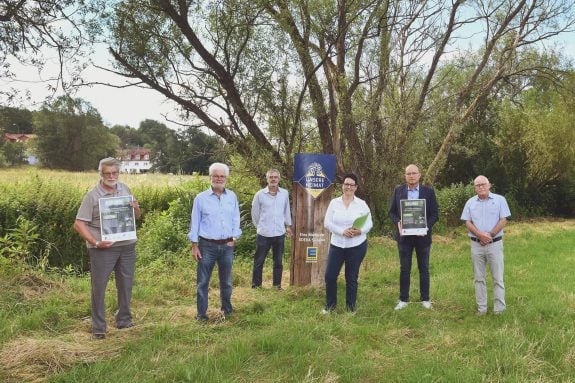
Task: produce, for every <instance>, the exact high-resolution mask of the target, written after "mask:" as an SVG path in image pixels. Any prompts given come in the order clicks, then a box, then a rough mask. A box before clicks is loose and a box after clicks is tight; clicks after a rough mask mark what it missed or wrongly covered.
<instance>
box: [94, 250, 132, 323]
mask: <svg viewBox="0 0 575 383" xmlns="http://www.w3.org/2000/svg"><path fill="white" fill-rule="evenodd" d="M88 255H89V256H90V279H91V282H92V287H91V290H92V291H91V302H92V333H94V334H104V333H105V332H106V305H105V301H104V296H105V293H106V286H107V285H108V280H109V279H110V275H111V274H112V271H113V272H114V276H115V279H116V290H117V294H118V311H117V312H116V326H117V327H122V326H127V325H129V324H130V323H132V312H131V311H130V302H131V300H132V286H133V284H134V271H135V265H136V245H135V244H131V245H126V246H116V247H110V248H109V249H95V248H90V249H88Z"/></svg>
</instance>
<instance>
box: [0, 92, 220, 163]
mask: <svg viewBox="0 0 575 383" xmlns="http://www.w3.org/2000/svg"><path fill="white" fill-rule="evenodd" d="M0 133H1V134H2V136H4V133H26V134H34V135H36V136H37V137H36V138H35V139H34V140H32V141H31V147H29V148H25V144H24V143H21V142H15V143H11V142H6V141H4V140H2V142H0V167H1V166H11V165H12V166H14V165H22V164H24V163H25V162H26V154H27V153H26V151H28V154H33V155H34V156H36V157H37V159H38V160H39V165H40V166H42V167H46V168H49V169H64V170H70V171H84V170H93V169H95V168H96V166H97V164H98V161H99V160H100V159H101V158H104V157H108V156H113V157H115V156H117V155H118V150H119V149H130V148H140V147H141V148H149V149H151V150H152V157H151V163H152V167H151V171H155V172H162V173H180V174H192V173H194V172H197V173H201V174H205V173H206V172H207V169H208V167H209V165H210V164H211V163H212V162H214V161H221V160H222V159H223V158H224V157H223V156H224V153H223V151H222V148H223V144H222V142H221V140H220V139H219V138H217V137H215V136H210V135H208V134H206V133H204V132H202V131H201V130H200V129H199V128H195V127H188V128H186V129H182V130H173V129H170V128H168V127H167V126H166V125H165V124H163V123H161V122H158V121H155V120H149V119H148V120H144V121H142V122H141V123H140V125H139V127H138V128H133V127H130V126H120V125H115V126H112V127H110V128H108V127H107V126H105V125H104V124H103V122H102V118H101V116H100V114H99V113H98V111H97V110H96V109H95V108H93V107H92V106H91V105H90V104H89V103H88V102H86V101H84V100H82V99H73V98H70V97H66V96H63V97H60V98H58V99H56V100H55V101H53V102H51V103H48V104H46V105H44V106H43V107H42V108H41V109H40V110H38V111H29V110H27V109H19V108H12V107H1V108H0Z"/></svg>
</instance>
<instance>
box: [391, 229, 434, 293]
mask: <svg viewBox="0 0 575 383" xmlns="http://www.w3.org/2000/svg"><path fill="white" fill-rule="evenodd" d="M417 242H418V241H417V238H410V240H407V241H401V242H398V245H397V247H398V249H399V264H400V273H399V300H400V301H403V302H408V301H409V285H410V279H411V260H412V257H413V250H415V255H416V257H417V268H418V269H419V294H420V298H421V301H428V300H429V252H430V249H431V245H428V246H421V245H418V244H417Z"/></svg>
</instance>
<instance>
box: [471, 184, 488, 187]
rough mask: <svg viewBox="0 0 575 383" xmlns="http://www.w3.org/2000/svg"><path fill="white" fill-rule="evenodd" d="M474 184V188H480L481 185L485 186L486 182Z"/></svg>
mask: <svg viewBox="0 0 575 383" xmlns="http://www.w3.org/2000/svg"><path fill="white" fill-rule="evenodd" d="M474 186H475V187H476V188H482V187H484V186H487V184H486V183H485V184H475V185H474Z"/></svg>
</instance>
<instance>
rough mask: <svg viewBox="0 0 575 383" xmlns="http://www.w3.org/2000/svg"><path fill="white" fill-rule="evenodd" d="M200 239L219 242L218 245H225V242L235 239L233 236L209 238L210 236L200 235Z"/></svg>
mask: <svg viewBox="0 0 575 383" xmlns="http://www.w3.org/2000/svg"><path fill="white" fill-rule="evenodd" d="M200 239H201V240H203V241H207V242H211V243H217V244H218V245H224V244H226V243H228V242H232V241H233V240H234V239H233V238H232V237H230V238H226V239H209V238H204V237H200Z"/></svg>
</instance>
